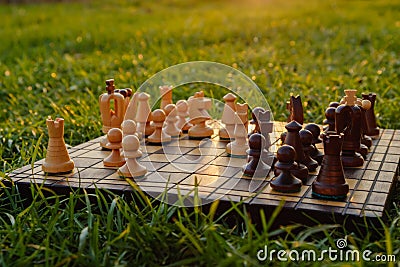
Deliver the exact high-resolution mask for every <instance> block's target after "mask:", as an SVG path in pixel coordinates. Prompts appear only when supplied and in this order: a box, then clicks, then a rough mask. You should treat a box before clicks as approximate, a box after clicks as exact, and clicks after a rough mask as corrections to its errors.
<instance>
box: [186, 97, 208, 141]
mask: <svg viewBox="0 0 400 267" xmlns="http://www.w3.org/2000/svg"><path fill="white" fill-rule="evenodd" d="M188 104H189V116H190V122H191V123H193V125H194V126H193V127H191V128H190V129H189V132H188V133H189V138H192V139H193V138H194V139H203V138H210V137H211V136H212V135H213V133H214V130H213V129H212V128H211V127H209V126H207V125H206V121H207V120H209V119H211V117H210V115H209V114H208V112H207V109H210V108H211V99H209V98H206V97H204V92H203V91H200V92H196V93H195V94H194V96H192V97H190V98H189V100H188Z"/></svg>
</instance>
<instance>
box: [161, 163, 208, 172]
mask: <svg viewBox="0 0 400 267" xmlns="http://www.w3.org/2000/svg"><path fill="white" fill-rule="evenodd" d="M203 167H204V164H201V163H195V164H185V163H169V164H167V165H166V166H164V167H162V168H161V169H159V171H161V172H189V173H193V172H196V171H197V170H198V169H200V168H203Z"/></svg>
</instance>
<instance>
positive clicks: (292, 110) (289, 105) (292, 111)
mask: <svg viewBox="0 0 400 267" xmlns="http://www.w3.org/2000/svg"><path fill="white" fill-rule="evenodd" d="M286 109H288V110H289V117H288V119H287V122H291V121H293V120H294V121H297V122H298V123H300V125H302V124H303V122H304V115H303V113H304V111H303V104H302V102H301V97H300V96H299V95H298V96H290V101H287V102H286Z"/></svg>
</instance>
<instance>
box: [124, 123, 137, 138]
mask: <svg viewBox="0 0 400 267" xmlns="http://www.w3.org/2000/svg"><path fill="white" fill-rule="evenodd" d="M121 129H122V133H123V137H125V136H128V135H136V137H137V138H139V139H140V138H141V136H140V135H141V133H138V132H136V130H137V127H136V122H135V121H133V120H124V121H123V122H122V124H121Z"/></svg>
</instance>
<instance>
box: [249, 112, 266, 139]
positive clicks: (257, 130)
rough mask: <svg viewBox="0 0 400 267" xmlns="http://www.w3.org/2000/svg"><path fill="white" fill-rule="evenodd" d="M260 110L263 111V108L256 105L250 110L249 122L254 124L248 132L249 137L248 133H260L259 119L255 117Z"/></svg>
mask: <svg viewBox="0 0 400 267" xmlns="http://www.w3.org/2000/svg"><path fill="white" fill-rule="evenodd" d="M260 112H265V110H264V109H263V108H261V107H256V108H254V109H253V110H252V111H251V121H250V124H254V130H253V131H252V132H251V133H249V135H248V136H249V137H250V135H252V134H254V133H261V130H260V123H259V120H258V118H257V114H259V113H260Z"/></svg>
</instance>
